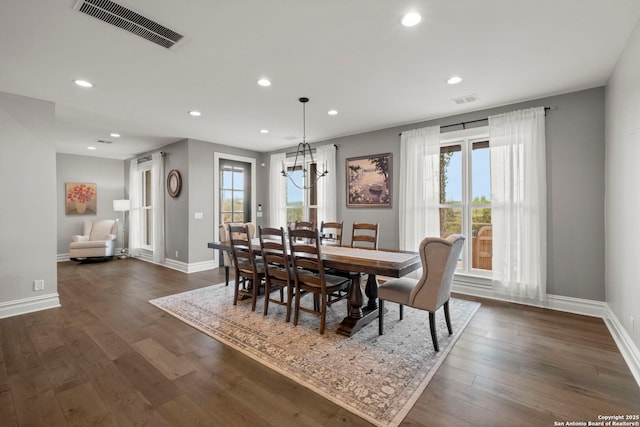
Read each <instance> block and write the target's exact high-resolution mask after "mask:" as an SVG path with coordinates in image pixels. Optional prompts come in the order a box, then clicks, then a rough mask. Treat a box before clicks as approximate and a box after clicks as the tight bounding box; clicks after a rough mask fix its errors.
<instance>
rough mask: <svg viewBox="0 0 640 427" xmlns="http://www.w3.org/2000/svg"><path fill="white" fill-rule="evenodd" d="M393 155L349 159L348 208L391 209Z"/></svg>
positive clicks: (347, 176) (347, 172)
mask: <svg viewBox="0 0 640 427" xmlns="http://www.w3.org/2000/svg"><path fill="white" fill-rule="evenodd" d="M391 160H392V158H391V153H386V154H373V155H370V156H362V157H352V158H350V159H347V170H346V174H345V176H346V178H347V179H346V181H347V207H348V208H390V207H391V191H392V189H393V187H392V185H391V176H392V175H391V165H392V161H391Z"/></svg>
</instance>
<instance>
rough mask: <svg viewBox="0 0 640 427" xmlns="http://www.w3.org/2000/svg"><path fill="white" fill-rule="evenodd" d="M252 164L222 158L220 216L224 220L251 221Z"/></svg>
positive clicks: (227, 221) (226, 221)
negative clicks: (250, 186)
mask: <svg viewBox="0 0 640 427" xmlns="http://www.w3.org/2000/svg"><path fill="white" fill-rule="evenodd" d="M250 177H251V170H250V165H249V164H247V163H242V162H235V161H230V160H224V159H223V160H220V218H221V220H222V222H224V223H229V222H248V221H251V215H250V213H251V200H250V193H251V191H250V188H249V185H250V181H251V179H250Z"/></svg>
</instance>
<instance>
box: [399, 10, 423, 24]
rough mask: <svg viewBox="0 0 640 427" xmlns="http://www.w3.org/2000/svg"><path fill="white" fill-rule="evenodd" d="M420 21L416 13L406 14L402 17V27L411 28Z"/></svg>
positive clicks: (420, 18) (420, 17)
mask: <svg viewBox="0 0 640 427" xmlns="http://www.w3.org/2000/svg"><path fill="white" fill-rule="evenodd" d="M420 21H422V16H420V14H418V13H416V12H411V13H407V14H406V15H404V16H403V17H402V25H404V26H405V27H413V26H414V25H418V23H420Z"/></svg>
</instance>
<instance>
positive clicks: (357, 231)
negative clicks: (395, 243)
mask: <svg viewBox="0 0 640 427" xmlns="http://www.w3.org/2000/svg"><path fill="white" fill-rule="evenodd" d="M351 247H352V248H361V249H374V250H375V249H378V223H375V224H367V223H357V222H354V223H353V228H352V229H351Z"/></svg>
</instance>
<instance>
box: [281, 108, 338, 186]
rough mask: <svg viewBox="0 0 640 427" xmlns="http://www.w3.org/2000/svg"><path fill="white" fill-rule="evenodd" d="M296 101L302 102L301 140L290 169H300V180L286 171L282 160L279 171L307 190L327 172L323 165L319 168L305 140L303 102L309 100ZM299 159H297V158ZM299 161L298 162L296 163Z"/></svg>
mask: <svg viewBox="0 0 640 427" xmlns="http://www.w3.org/2000/svg"><path fill="white" fill-rule="evenodd" d="M298 101H300V102H301V103H302V142H300V143H299V144H298V150H297V151H296V158H295V160H294V162H293V169H292V171H297V170H300V169H301V170H302V182H301V183H298V182H296V181H295V179H294V177H293V176H292V175H293V174H291V173H289V172H287V168H286V166H285V164H284V162H282V171H281V172H280V173H281V174H282V176H283V177H285V178H289V180H290V181H291V183H292V184H293V185H295V186H296V187H298V188H300V189H304V190H307V189H309V188H311V187H313V186H314V185H316V183H317V182H318V180H319V179H320V178H322V177H323V176H325V175H327V174H328V173H329V171H328V170H326V168H325V165H324V164H323V165H322V168H320V167H319V166H320V165H318V164H316V161H315V160H314V158H313V150H312V149H311V145H309V143H308V142H307V128H306V116H305V104H306V103H307V102H309V98H299V99H298ZM307 157H309V159H310V160H309V162H307ZM298 159H299V160H298ZM298 161H300V163H298ZM312 164H313V165H314V166H312V170H311V171H309V170H308V169H307V168H308V167H310V166H309V165H312Z"/></svg>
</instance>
